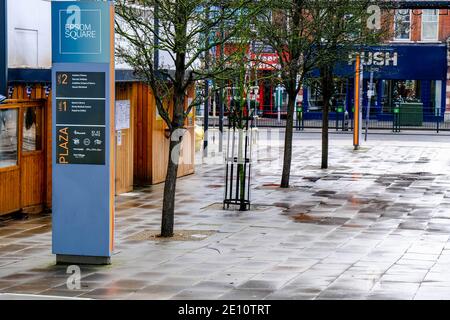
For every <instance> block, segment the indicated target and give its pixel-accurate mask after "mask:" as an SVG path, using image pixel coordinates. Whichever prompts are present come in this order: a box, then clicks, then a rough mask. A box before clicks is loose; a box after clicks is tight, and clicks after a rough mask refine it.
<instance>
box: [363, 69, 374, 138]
mask: <svg viewBox="0 0 450 320" xmlns="http://www.w3.org/2000/svg"><path fill="white" fill-rule="evenodd" d="M373 90H374V86H373V71H370V81H369V91H368V92H367V98H368V101H367V110H366V133H365V137H364V141H367V135H368V133H369V117H370V106H371V100H372V97H373V96H374V91H373Z"/></svg>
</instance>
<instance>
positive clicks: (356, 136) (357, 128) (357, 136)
mask: <svg viewBox="0 0 450 320" xmlns="http://www.w3.org/2000/svg"><path fill="white" fill-rule="evenodd" d="M361 84H362V65H361V56H360V55H359V54H358V55H357V56H356V62H355V112H354V114H353V121H354V126H353V146H354V148H355V150H358V149H359V147H360V141H361V120H362V119H361V118H362V117H361V115H362V114H361V100H362V99H361Z"/></svg>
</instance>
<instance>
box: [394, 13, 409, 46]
mask: <svg viewBox="0 0 450 320" xmlns="http://www.w3.org/2000/svg"><path fill="white" fill-rule="evenodd" d="M400 10H408V11H409V33H408V39H403V38H397V12H398V11H400ZM400 10H396V11H395V14H394V41H411V33H412V10H411V9H400ZM405 16H406V15H405Z"/></svg>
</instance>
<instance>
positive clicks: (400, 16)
mask: <svg viewBox="0 0 450 320" xmlns="http://www.w3.org/2000/svg"><path fill="white" fill-rule="evenodd" d="M394 39H395V40H410V39H411V10H408V9H401V10H396V11H395V16H394Z"/></svg>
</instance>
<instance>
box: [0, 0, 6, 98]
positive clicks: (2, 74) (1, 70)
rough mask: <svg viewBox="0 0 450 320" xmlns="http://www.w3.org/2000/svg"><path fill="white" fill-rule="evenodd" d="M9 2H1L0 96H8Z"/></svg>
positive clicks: (4, 0)
mask: <svg viewBox="0 0 450 320" xmlns="http://www.w3.org/2000/svg"><path fill="white" fill-rule="evenodd" d="M6 2H7V0H0V95H2V96H4V97H7V96H8V90H7V87H8V22H7V21H8V10H7V5H6Z"/></svg>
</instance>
